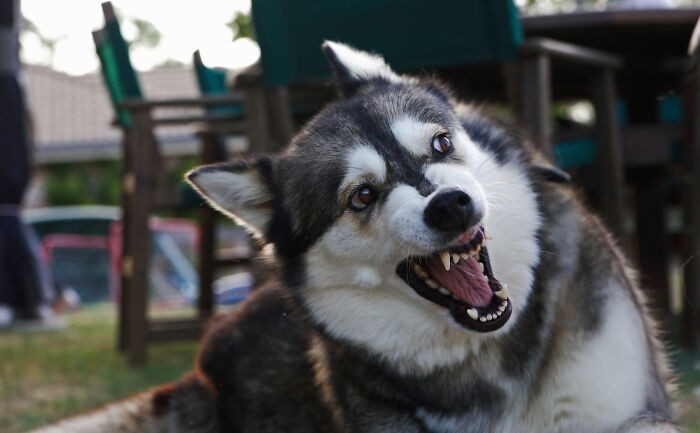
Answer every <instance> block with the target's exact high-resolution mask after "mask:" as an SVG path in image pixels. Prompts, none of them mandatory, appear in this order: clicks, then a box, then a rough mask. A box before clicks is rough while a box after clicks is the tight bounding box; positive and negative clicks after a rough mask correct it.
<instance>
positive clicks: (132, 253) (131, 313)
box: [122, 109, 159, 366]
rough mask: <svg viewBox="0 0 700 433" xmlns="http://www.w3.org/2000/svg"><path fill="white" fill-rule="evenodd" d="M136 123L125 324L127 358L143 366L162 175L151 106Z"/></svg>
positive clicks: (132, 142) (135, 117) (132, 137)
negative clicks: (151, 222)
mask: <svg viewBox="0 0 700 433" xmlns="http://www.w3.org/2000/svg"><path fill="white" fill-rule="evenodd" d="M132 113H133V125H132V127H131V128H129V129H128V131H127V134H128V135H129V137H128V139H127V146H128V147H129V150H128V153H129V154H130V157H131V162H130V165H131V167H132V168H133V171H132V173H131V174H133V180H131V181H130V182H133V193H132V194H131V195H130V196H129V200H128V202H127V203H126V208H127V209H128V213H129V224H128V225H125V226H124V228H123V230H124V237H125V240H126V242H127V244H128V245H129V254H128V255H122V274H123V280H124V282H125V285H124V286H123V287H122V291H123V292H124V294H125V295H126V298H125V300H126V302H127V303H126V304H125V306H124V307H125V308H126V309H127V312H128V313H127V317H128V321H127V322H126V323H125V324H124V326H125V328H126V336H127V345H128V347H127V360H128V363H129V365H132V366H139V365H143V364H144V363H145V362H146V344H147V335H148V320H147V314H148V295H149V282H150V281H149V280H150V279H149V264H150V255H151V231H150V228H149V226H148V219H149V217H150V213H151V210H152V208H153V201H154V192H155V188H156V184H157V179H158V176H159V174H158V173H157V170H156V167H157V164H156V161H155V158H156V156H157V149H155V150H154V147H155V146H157V143H156V141H155V137H154V135H153V130H152V126H151V118H150V113H149V112H148V110H147V109H137V110H134V111H133V112H132Z"/></svg>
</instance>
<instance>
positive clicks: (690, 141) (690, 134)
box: [681, 53, 700, 351]
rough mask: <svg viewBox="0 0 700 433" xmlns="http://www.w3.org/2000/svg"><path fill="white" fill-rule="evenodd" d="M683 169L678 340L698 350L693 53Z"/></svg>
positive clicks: (699, 142)
mask: <svg viewBox="0 0 700 433" xmlns="http://www.w3.org/2000/svg"><path fill="white" fill-rule="evenodd" d="M683 96H684V111H685V113H686V114H685V118H686V120H685V140H684V142H685V155H684V157H685V161H686V164H685V169H686V174H687V175H686V176H687V177H686V185H685V191H686V194H685V197H684V199H685V200H684V210H685V212H684V214H685V227H686V242H685V248H684V249H685V251H684V253H685V254H684V257H685V258H686V260H688V264H687V265H686V266H685V267H684V281H685V287H684V289H685V293H684V296H683V299H684V303H683V320H682V325H683V326H682V330H683V332H682V335H681V337H682V340H683V344H684V345H685V346H686V347H687V348H688V349H691V350H696V351H697V350H700V65H699V64H698V59H697V53H694V56H693V63H692V64H691V65H690V66H689V68H688V70H687V71H686V73H685V77H684V88H683Z"/></svg>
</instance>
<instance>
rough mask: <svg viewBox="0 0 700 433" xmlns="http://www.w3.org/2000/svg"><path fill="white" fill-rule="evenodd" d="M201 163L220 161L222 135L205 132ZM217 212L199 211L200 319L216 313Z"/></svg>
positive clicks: (203, 209) (198, 308)
mask: <svg viewBox="0 0 700 433" xmlns="http://www.w3.org/2000/svg"><path fill="white" fill-rule="evenodd" d="M201 137H202V152H201V161H202V163H204V164H209V163H212V162H216V161H217V160H220V158H219V151H218V149H217V147H218V144H219V143H218V141H219V138H220V135H219V134H217V133H216V132H213V131H203V132H202V133H201ZM216 219H217V212H216V211H214V210H213V209H212V208H210V207H209V206H204V207H203V208H202V209H200V210H199V298H198V300H197V310H198V314H199V317H202V318H206V317H209V316H211V314H212V313H213V311H214V292H213V290H214V287H213V286H214V268H215V259H216V258H215V251H216Z"/></svg>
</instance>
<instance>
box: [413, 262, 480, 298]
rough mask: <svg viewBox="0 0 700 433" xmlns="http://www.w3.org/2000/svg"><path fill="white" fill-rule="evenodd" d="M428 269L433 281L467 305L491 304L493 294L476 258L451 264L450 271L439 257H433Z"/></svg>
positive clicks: (427, 264) (427, 265)
mask: <svg viewBox="0 0 700 433" xmlns="http://www.w3.org/2000/svg"><path fill="white" fill-rule="evenodd" d="M426 267H427V268H428V272H429V273H430V275H431V277H432V278H433V279H435V280H436V281H437V282H438V283H439V284H440V285H441V286H442V287H444V288H446V289H447V290H449V291H450V292H452V293H453V294H454V295H455V296H457V297H458V298H459V299H461V300H462V301H464V302H466V303H467V304H469V305H471V306H473V307H485V306H487V305H488V304H489V303H490V302H491V297H492V295H493V292H492V291H491V289H490V288H489V285H488V283H487V282H486V279H485V278H484V274H483V273H482V272H481V269H480V267H479V263H478V262H477V261H476V259H475V258H474V257H472V256H469V258H468V259H466V260H465V259H462V258H460V259H459V262H457V263H456V264H455V263H451V264H450V270H449V271H446V270H445V268H444V267H443V266H442V262H440V259H439V258H437V257H432V258H431V260H429V261H428V263H426Z"/></svg>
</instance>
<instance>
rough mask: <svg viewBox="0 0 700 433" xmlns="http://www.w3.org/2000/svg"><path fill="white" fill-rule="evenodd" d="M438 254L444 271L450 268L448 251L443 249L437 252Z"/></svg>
mask: <svg viewBox="0 0 700 433" xmlns="http://www.w3.org/2000/svg"><path fill="white" fill-rule="evenodd" d="M438 255H439V256H440V260H441V261H442V266H443V267H444V268H445V270H446V271H449V270H450V253H448V252H447V251H443V252H441V253H439V254H438Z"/></svg>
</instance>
